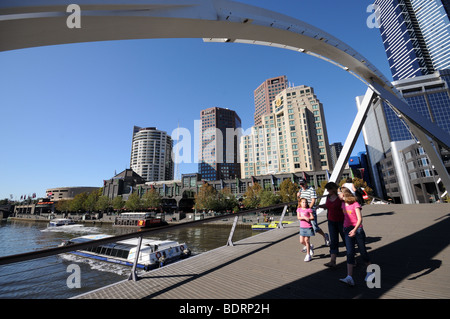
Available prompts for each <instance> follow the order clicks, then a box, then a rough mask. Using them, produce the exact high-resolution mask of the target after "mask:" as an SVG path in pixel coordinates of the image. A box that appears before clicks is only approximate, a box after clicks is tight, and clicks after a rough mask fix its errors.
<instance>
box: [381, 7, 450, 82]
mask: <svg viewBox="0 0 450 319" xmlns="http://www.w3.org/2000/svg"><path fill="white" fill-rule="evenodd" d="M375 5H376V8H377V10H378V13H379V17H380V22H381V23H380V32H381V37H382V40H383V43H384V47H385V50H386V55H387V58H388V62H389V65H390V68H391V73H392V77H393V79H394V81H397V80H401V79H407V78H412V77H416V76H421V75H427V74H432V73H433V72H434V71H436V70H441V69H446V68H450V56H449V52H450V20H449V12H450V1H448V0H376V1H375Z"/></svg>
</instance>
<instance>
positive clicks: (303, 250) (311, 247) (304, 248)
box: [302, 245, 314, 253]
mask: <svg viewBox="0 0 450 319" xmlns="http://www.w3.org/2000/svg"><path fill="white" fill-rule="evenodd" d="M309 248H310V249H314V245H311V246H310V247H309ZM302 253H306V246H305V247H303V249H302Z"/></svg>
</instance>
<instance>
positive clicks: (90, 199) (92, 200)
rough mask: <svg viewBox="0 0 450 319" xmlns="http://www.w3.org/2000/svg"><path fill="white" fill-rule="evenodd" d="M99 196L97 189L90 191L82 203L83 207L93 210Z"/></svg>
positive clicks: (89, 210)
mask: <svg viewBox="0 0 450 319" xmlns="http://www.w3.org/2000/svg"><path fill="white" fill-rule="evenodd" d="M99 197H100V195H99V193H98V191H93V192H91V193H90V194H89V195H88V196H87V197H86V199H85V201H84V203H83V208H84V209H85V210H86V211H88V212H92V211H94V210H95V207H96V205H97V200H98V198H99Z"/></svg>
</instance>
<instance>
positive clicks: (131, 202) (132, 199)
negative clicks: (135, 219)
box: [125, 192, 142, 211]
mask: <svg viewBox="0 0 450 319" xmlns="http://www.w3.org/2000/svg"><path fill="white" fill-rule="evenodd" d="M125 208H126V209H128V210H131V211H135V210H139V209H141V208H142V201H141V198H140V197H139V195H138V193H136V192H134V193H132V194H131V195H130V196H128V200H127V201H126V202H125Z"/></svg>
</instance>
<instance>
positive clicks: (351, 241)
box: [339, 187, 372, 286]
mask: <svg viewBox="0 0 450 319" xmlns="http://www.w3.org/2000/svg"><path fill="white" fill-rule="evenodd" d="M341 191H342V193H340V194H339V196H340V198H341V199H342V200H343V203H342V211H343V213H344V234H345V247H346V249H347V277H345V278H343V279H339V280H340V281H342V282H343V283H346V284H348V285H350V286H354V285H355V282H354V280H353V267H354V265H355V243H356V244H357V245H358V249H359V252H360V254H361V257H362V258H363V260H364V261H365V263H366V265H367V266H368V265H370V263H371V262H370V257H369V254H368V253H367V249H366V243H365V241H366V234H365V232H364V229H363V225H362V215H361V206H360V205H359V203H358V202H357V201H356V197H355V196H354V195H353V194H352V193H351V191H350V190H349V189H347V188H345V187H341ZM371 274H372V273H367V275H366V278H365V280H366V281H367V278H368V277H369V275H371Z"/></svg>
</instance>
